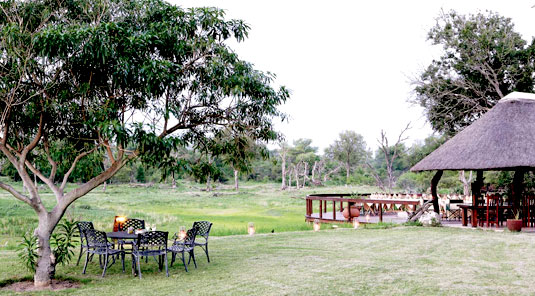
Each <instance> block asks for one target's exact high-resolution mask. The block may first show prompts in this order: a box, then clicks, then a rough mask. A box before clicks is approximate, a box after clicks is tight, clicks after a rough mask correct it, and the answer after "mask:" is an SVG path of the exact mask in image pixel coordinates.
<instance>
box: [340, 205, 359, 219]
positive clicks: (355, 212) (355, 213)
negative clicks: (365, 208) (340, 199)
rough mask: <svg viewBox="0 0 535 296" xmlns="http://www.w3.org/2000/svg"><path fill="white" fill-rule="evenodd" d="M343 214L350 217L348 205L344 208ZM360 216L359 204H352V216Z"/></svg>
mask: <svg viewBox="0 0 535 296" xmlns="http://www.w3.org/2000/svg"><path fill="white" fill-rule="evenodd" d="M342 215H344V218H346V219H347V218H348V217H349V215H348V212H347V207H345V208H344V211H343V212H342ZM358 216H360V208H359V207H357V206H351V217H358Z"/></svg>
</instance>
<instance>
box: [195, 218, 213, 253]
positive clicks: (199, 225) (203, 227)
mask: <svg viewBox="0 0 535 296" xmlns="http://www.w3.org/2000/svg"><path fill="white" fill-rule="evenodd" d="M193 228H195V229H197V239H196V241H195V246H199V247H201V248H202V249H203V250H204V253H205V254H206V259H207V260H208V262H210V256H209V255H208V237H209V236H210V229H212V222H208V221H197V222H193ZM201 237H202V238H203V240H201V241H199V240H198V239H199V238H201Z"/></svg>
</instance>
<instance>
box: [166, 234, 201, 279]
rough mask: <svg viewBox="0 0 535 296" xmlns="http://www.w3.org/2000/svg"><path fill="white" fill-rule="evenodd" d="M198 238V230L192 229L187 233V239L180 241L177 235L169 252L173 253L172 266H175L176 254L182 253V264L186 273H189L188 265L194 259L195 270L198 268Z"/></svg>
mask: <svg viewBox="0 0 535 296" xmlns="http://www.w3.org/2000/svg"><path fill="white" fill-rule="evenodd" d="M196 236H197V229H196V228H192V229H189V230H188V231H187V232H186V237H185V238H184V239H183V240H180V239H178V238H177V236H176V235H175V241H174V242H173V245H172V246H170V247H169V248H168V249H167V251H169V252H171V253H172V254H173V255H172V259H171V266H173V263H174V262H175V258H176V254H178V253H180V254H181V255H182V258H181V259H182V263H183V264H184V268H185V269H186V272H188V265H189V263H190V261H191V259H192V258H193V264H194V265H195V268H197V261H195V253H194V248H195V237H196ZM185 253H188V254H189V258H188V264H186V260H185V258H184V254H185Z"/></svg>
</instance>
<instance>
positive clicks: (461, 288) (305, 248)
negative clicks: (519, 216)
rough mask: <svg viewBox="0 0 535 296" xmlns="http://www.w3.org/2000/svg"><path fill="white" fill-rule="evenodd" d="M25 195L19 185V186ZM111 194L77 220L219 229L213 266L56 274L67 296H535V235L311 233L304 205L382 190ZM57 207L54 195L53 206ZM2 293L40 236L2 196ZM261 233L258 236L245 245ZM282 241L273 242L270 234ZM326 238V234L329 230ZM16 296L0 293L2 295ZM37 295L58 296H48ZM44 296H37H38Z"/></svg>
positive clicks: (25, 213) (274, 188)
mask: <svg viewBox="0 0 535 296" xmlns="http://www.w3.org/2000/svg"><path fill="white" fill-rule="evenodd" d="M15 185H18V184H15ZM197 186H198V185H194V184H189V183H188V184H180V186H179V188H178V189H175V190H173V189H170V188H167V187H165V188H164V187H162V188H160V187H158V186H154V187H151V188H131V187H129V186H127V185H122V186H108V189H107V190H106V192H105V193H103V192H102V190H101V189H97V190H96V191H95V192H93V193H91V194H89V195H88V196H86V197H83V198H82V199H80V200H79V201H77V202H76V204H75V207H74V209H73V210H72V211H71V212H70V213H68V215H71V216H74V217H76V218H77V219H84V220H91V221H95V224H96V227H97V228H100V229H104V230H110V229H111V226H112V221H113V217H114V216H115V215H116V214H125V215H127V216H131V217H140V218H144V219H146V220H147V221H148V223H151V224H156V226H157V227H158V228H159V229H162V230H169V231H170V232H174V231H176V230H177V229H178V227H179V226H180V225H186V226H189V225H191V223H192V222H193V221H194V220H201V219H207V220H210V221H213V222H214V223H215V224H214V229H213V234H214V236H213V237H212V239H211V242H210V255H211V258H213V262H212V263H207V262H206V257H205V256H204V253H203V252H202V251H201V250H199V251H197V252H196V254H197V256H198V258H197V259H198V263H199V268H198V269H194V268H193V265H190V267H191V268H192V269H191V271H190V272H189V273H186V272H185V271H184V269H183V267H182V265H181V264H175V265H174V266H173V267H172V268H171V269H170V275H171V276H170V277H169V278H166V277H165V274H163V273H159V272H157V264H156V263H155V262H154V260H152V259H151V260H150V261H149V263H148V264H145V263H144V262H142V264H141V266H142V272H143V279H142V280H139V279H138V278H134V277H132V275H131V273H130V269H129V267H130V262H131V259H130V258H128V257H127V261H126V266H127V272H126V273H125V274H123V273H122V272H121V269H120V264H115V265H113V266H112V267H111V268H110V269H109V272H108V274H107V275H106V277H105V278H101V277H100V276H99V275H100V269H99V267H98V263H96V262H93V263H91V264H90V265H89V267H88V272H87V274H86V275H82V274H81V271H82V266H75V262H74V263H71V264H69V265H67V266H58V267H57V274H58V275H59V276H60V277H68V278H74V279H77V280H80V281H81V282H82V287H81V288H80V289H76V290H72V289H71V290H65V291H62V292H54V295H55V294H59V295H95V294H102V293H105V294H107V295H168V294H178V295H341V294H351V295H352V294H359V295H528V294H530V293H533V291H535V281H533V278H535V255H534V253H533V250H534V249H535V235H533V234H527V233H520V234H513V233H509V232H503V233H497V232H494V231H482V230H471V229H451V228H424V227H403V226H401V227H394V228H387V229H379V228H375V229H370V228H366V229H364V228H362V227H361V228H360V229H358V230H353V229H338V230H322V231H320V232H318V233H315V232H312V231H310V229H311V227H310V225H307V224H306V223H305V222H304V217H303V215H304V201H303V200H301V199H299V197H303V196H305V195H306V194H308V193H311V192H313V191H315V192H318V193H319V192H349V193H350V192H356V191H359V192H364V191H373V189H372V188H359V189H357V188H350V187H348V188H345V187H339V188H319V189H317V188H316V189H308V190H301V191H285V192H280V191H279V190H278V185H277V184H258V183H251V184H246V186H244V188H243V189H241V191H240V193H238V194H235V193H233V191H232V190H231V189H230V188H226V189H225V188H223V189H220V190H218V191H217V195H216V196H214V193H213V192H212V193H208V192H201V191H199V190H198V189H197V188H195V187H197ZM45 196H46V200H47V202H48V203H50V202H51V201H52V200H53V197H52V195H45ZM0 209H1V210H0V223H1V224H0V235H1V237H0V262H1V264H0V283H1V282H5V281H6V280H9V279H17V278H21V277H24V276H30V274H29V273H28V272H27V271H26V270H25V269H24V268H23V267H22V266H21V264H20V263H19V260H18V258H17V256H16V251H15V247H16V243H17V241H18V240H19V237H20V235H21V234H22V233H24V231H29V230H31V228H32V227H33V226H34V225H35V223H36V219H35V217H34V214H33V213H32V212H31V210H29V208H27V206H26V205H24V204H22V203H21V202H18V201H17V200H15V199H14V198H13V197H11V196H9V195H7V194H6V193H2V194H0ZM251 221H252V222H255V225H256V226H257V229H258V231H259V232H263V233H264V234H259V235H255V236H252V237H251V236H248V235H240V234H244V233H246V225H247V222H251ZM272 229H273V230H275V233H273V234H272V233H271V230H272ZM324 229H325V227H324ZM7 294H12V292H9V291H1V290H0V295H7ZM37 294H39V295H41V294H43V295H48V294H50V295H52V292H41V293H37ZM32 295H34V294H32Z"/></svg>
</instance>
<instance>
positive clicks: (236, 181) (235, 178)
mask: <svg viewBox="0 0 535 296" xmlns="http://www.w3.org/2000/svg"><path fill="white" fill-rule="evenodd" d="M234 189H236V191H238V190H239V186H238V170H236V169H234Z"/></svg>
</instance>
